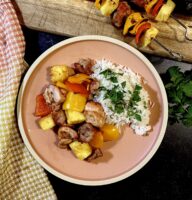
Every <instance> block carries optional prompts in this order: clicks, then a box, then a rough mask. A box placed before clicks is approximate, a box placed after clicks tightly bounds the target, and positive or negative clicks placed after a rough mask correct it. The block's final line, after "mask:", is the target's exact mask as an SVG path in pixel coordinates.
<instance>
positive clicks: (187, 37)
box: [171, 15, 192, 41]
mask: <svg viewBox="0 0 192 200" xmlns="http://www.w3.org/2000/svg"><path fill="white" fill-rule="evenodd" d="M171 17H172V18H173V19H174V20H175V21H176V22H177V23H178V24H180V25H181V26H182V27H183V28H184V29H185V38H186V39H187V40H189V41H192V36H191V37H190V36H189V32H191V33H192V26H186V25H185V24H183V23H182V22H181V21H180V20H178V19H177V18H176V17H175V16H173V15H171Z"/></svg>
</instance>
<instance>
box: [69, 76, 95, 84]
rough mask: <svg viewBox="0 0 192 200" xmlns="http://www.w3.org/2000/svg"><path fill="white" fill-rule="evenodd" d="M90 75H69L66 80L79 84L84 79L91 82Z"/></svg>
mask: <svg viewBox="0 0 192 200" xmlns="http://www.w3.org/2000/svg"><path fill="white" fill-rule="evenodd" d="M90 79H91V77H90V76H88V75H87V74H75V75H74V76H70V77H69V78H68V79H67V80H68V81H69V82H70V83H78V84H81V83H83V82H84V81H86V82H88V83H89V82H91V80H90Z"/></svg>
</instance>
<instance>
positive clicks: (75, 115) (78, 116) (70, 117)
mask: <svg viewBox="0 0 192 200" xmlns="http://www.w3.org/2000/svg"><path fill="white" fill-rule="evenodd" d="M65 113H66V116H67V123H68V124H79V123H81V122H83V121H85V116H84V114H83V113H80V112H77V111H74V110H66V111H65Z"/></svg>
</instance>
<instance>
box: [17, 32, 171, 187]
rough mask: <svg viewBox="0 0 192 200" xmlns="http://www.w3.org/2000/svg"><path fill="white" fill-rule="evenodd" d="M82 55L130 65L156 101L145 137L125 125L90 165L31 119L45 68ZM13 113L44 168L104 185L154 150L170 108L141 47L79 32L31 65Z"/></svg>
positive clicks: (45, 77) (71, 179)
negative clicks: (140, 49)
mask: <svg viewBox="0 0 192 200" xmlns="http://www.w3.org/2000/svg"><path fill="white" fill-rule="evenodd" d="M80 58H92V59H102V58H106V59H108V60H110V61H112V62H115V63H118V64H121V65H125V66H127V67H130V68H131V69H132V70H133V71H134V72H137V73H139V74H140V75H141V76H143V77H144V79H145V80H146V81H147V84H146V89H147V90H148V91H149V93H150V96H151V99H152V101H153V102H154V103H155V106H154V108H153V110H152V115H151V124H152V126H153V129H152V131H151V132H149V136H138V135H135V134H134V133H133V131H132V130H131V129H130V128H129V127H126V128H124V130H123V134H122V136H121V137H120V139H119V140H118V141H116V142H107V143H105V145H104V148H103V149H102V151H103V154H104V156H103V157H102V158H98V159H96V160H95V161H93V162H91V163H89V162H86V161H80V160H78V159H76V158H75V157H74V155H73V154H72V152H71V151H67V150H63V149H60V148H58V147H57V146H56V136H55V133H54V132H53V131H52V130H49V131H42V130H41V129H40V128H39V127H38V125H37V122H36V120H37V118H36V117H34V110H35V98H36V95H38V94H39V93H40V92H41V90H42V88H43V87H44V86H45V85H46V84H48V83H49V82H48V68H49V67H50V66H52V65H57V64H67V65H70V64H71V63H73V62H76V61H78V60H79V59H80ZM17 114H18V123H19V128H20V132H21V135H22V138H23V140H24V143H25V145H26V146H27V148H28V150H29V151H30V153H31V154H32V155H33V157H34V158H35V159H36V160H37V161H38V162H39V163H40V165H42V167H44V168H45V169H46V170H48V171H49V172H50V173H52V174H54V175H55V176H57V177H59V178H61V179H63V180H66V181H69V182H72V183H76V184H81V185H105V184H110V183H114V182H117V181H120V180H122V179H125V178H127V177H129V176H130V175H132V174H134V173H135V172H137V171H138V170H139V169H141V168H142V167H143V166H144V165H145V164H146V163H147V162H148V161H149V160H150V159H151V157H152V156H153V155H154V154H155V152H156V151H157V149H158V147H159V145H160V143H161V141H162V139H163V136H164V134H165V129H166V126H167V118H168V106H167V97H166V92H165V89H164V86H163V83H162V81H161V79H160V77H159V74H158V73H157V71H156V70H155V68H154V67H153V65H152V64H151V63H150V62H149V61H148V60H147V59H146V57H145V56H143V55H142V54H141V53H140V52H139V51H137V50H136V49H134V48H133V47H131V46H129V45H128V44H125V43H124V42H121V41H119V40H116V39H112V38H109V37H104V36H80V37H74V38H71V39H67V40H65V41H62V42H60V43H58V44H56V45H54V46H53V47H51V48H50V49H48V50H47V51H46V52H45V53H43V54H42V55H41V56H40V57H39V58H38V59H37V60H36V61H35V62H34V63H33V65H32V66H31V67H30V69H29V70H28V72H27V74H26V76H25V78H24V80H23V83H22V86H21V89H20V94H19V101H18V106H17Z"/></svg>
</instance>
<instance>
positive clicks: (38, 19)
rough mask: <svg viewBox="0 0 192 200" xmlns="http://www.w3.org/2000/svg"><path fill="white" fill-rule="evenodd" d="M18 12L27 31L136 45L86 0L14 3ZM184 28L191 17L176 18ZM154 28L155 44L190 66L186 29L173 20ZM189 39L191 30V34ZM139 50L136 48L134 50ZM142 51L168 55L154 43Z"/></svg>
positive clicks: (22, 0) (191, 48)
mask: <svg viewBox="0 0 192 200" xmlns="http://www.w3.org/2000/svg"><path fill="white" fill-rule="evenodd" d="M15 6H16V7H17V13H18V16H19V19H20V21H21V23H22V24H23V25H25V26H26V27H28V28H31V29H35V30H39V31H44V32H50V33H54V34H59V35H67V36H79V35H105V36H110V37H113V38H116V39H120V40H122V41H125V42H127V43H128V44H130V45H132V46H134V47H136V46H135V42H134V37H130V36H126V37H124V36H123V35H122V30H118V29H116V28H115V27H113V26H112V25H111V20H110V18H109V17H105V16H102V15H101V14H100V12H99V11H98V10H97V9H95V7H94V4H93V3H92V2H88V1H85V0H15ZM176 17H177V18H178V19H179V20H180V21H182V22H183V23H184V24H185V25H192V16H181V15H177V16H176ZM154 25H155V26H156V27H157V28H158V29H159V31H160V32H159V34H158V37H157V39H158V41H160V42H161V43H162V44H164V45H165V46H166V47H168V48H169V49H171V50H172V51H173V52H177V53H180V54H181V55H182V56H183V60H184V61H187V62H190V63H192V52H191V51H192V41H188V40H186V39H185V36H184V35H185V29H184V28H183V27H182V26H181V25H179V24H178V23H177V22H176V21H175V20H174V19H173V18H170V19H169V20H168V22H166V23H163V22H158V23H154ZM189 34H190V36H191V37H192V30H191V31H190V33H189ZM136 48H138V47H136ZM138 49H139V50H140V51H142V52H146V53H150V54H154V55H160V56H163V57H170V55H169V53H167V51H165V50H164V49H163V48H162V47H160V46H159V45H158V44H156V42H155V41H153V42H152V43H151V44H150V45H149V46H148V47H147V48H138Z"/></svg>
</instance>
